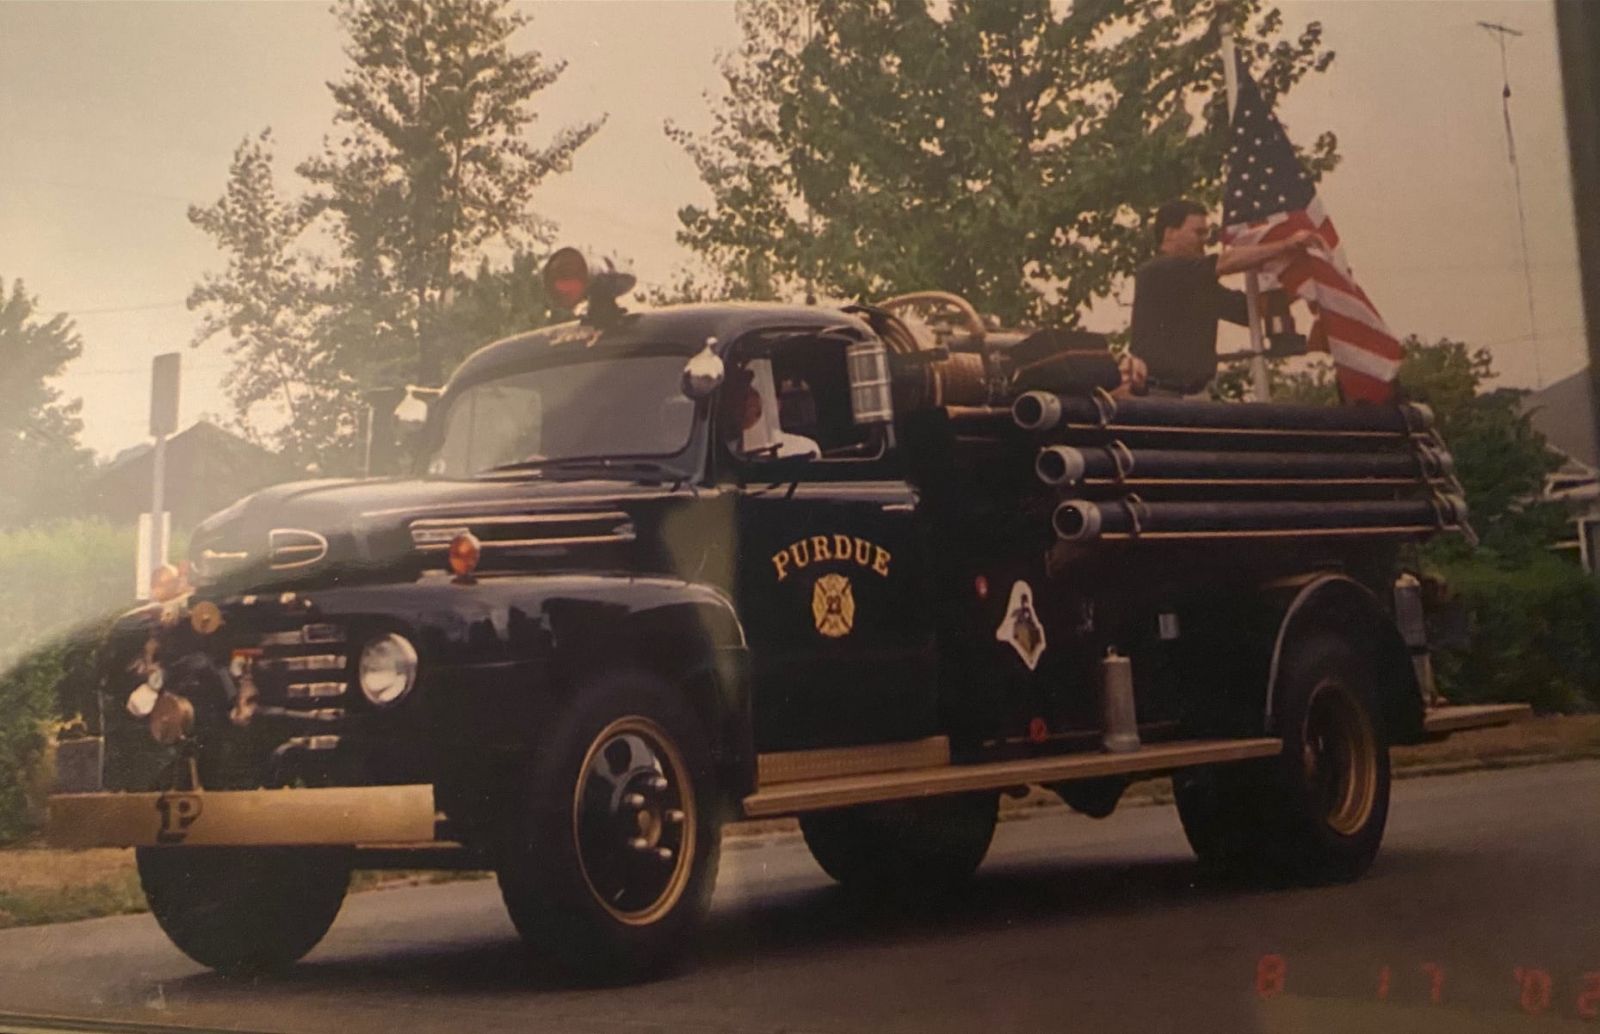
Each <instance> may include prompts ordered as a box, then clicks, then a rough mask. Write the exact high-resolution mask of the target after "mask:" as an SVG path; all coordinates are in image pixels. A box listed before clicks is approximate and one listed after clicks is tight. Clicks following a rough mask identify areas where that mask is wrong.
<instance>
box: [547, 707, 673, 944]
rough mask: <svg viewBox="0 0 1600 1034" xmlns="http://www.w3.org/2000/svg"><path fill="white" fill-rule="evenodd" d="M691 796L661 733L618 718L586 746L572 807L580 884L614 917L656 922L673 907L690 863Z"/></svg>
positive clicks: (639, 922)
mask: <svg viewBox="0 0 1600 1034" xmlns="http://www.w3.org/2000/svg"><path fill="white" fill-rule="evenodd" d="M693 802H694V794H693V789H692V787H691V785H690V783H689V777H688V772H687V770H686V768H685V766H684V764H683V760H682V758H681V757H680V756H679V754H678V751H677V750H676V748H675V747H674V746H673V744H672V741H671V740H670V738H669V737H668V736H667V735H666V733H665V732H664V731H663V730H662V729H661V728H660V727H659V726H657V725H656V724H655V723H654V722H651V721H649V720H648V719H645V718H641V717H631V718H624V719H619V720H618V721H616V722H613V723H612V724H611V725H609V726H607V727H606V728H605V729H604V730H602V731H601V733H600V734H599V735H598V736H597V737H596V738H595V740H594V742H593V743H592V744H591V745H590V748H589V751H588V754H587V755H586V756H585V758H584V762H583V768H582V769H581V771H580V774H579V781H578V788H577V793H576V795H575V799H574V801H573V831H574V835H575V837H576V842H577V847H578V856H579V860H580V861H581V863H582V866H583V873H584V878H585V879H586V880H587V881H588V883H589V889H590V890H591V891H592V892H593V893H594V895H595V898H596V899H597V900H598V901H599V902H600V903H601V904H602V905H603V906H604V907H605V908H606V910H607V911H609V912H610V913H611V914H612V915H613V916H614V917H616V918H617V919H619V920H621V921H623V922H625V923H629V924H634V925H644V924H648V923H650V922H653V921H655V920H656V919H658V918H660V917H661V916H662V915H664V914H665V913H666V912H668V911H670V910H671V908H672V907H673V906H674V905H675V904H676V903H677V901H678V898H679V897H681V895H682V893H683V888H684V885H685V884H686V883H687V882H688V876H689V872H690V868H691V864H692V862H693V857H692V856H693V853H694V833H695V819H694V807H693Z"/></svg>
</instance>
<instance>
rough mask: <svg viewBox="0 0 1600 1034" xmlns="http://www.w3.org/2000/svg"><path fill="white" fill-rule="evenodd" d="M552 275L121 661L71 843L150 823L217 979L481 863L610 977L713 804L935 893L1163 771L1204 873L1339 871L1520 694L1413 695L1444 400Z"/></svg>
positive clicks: (1053, 337)
mask: <svg viewBox="0 0 1600 1034" xmlns="http://www.w3.org/2000/svg"><path fill="white" fill-rule="evenodd" d="M557 259H558V260H557V261H554V263H553V266H552V269H551V270H550V283H551V289H552V290H553V291H556V292H564V293H566V294H567V295H568V297H569V299H570V300H571V301H574V302H577V301H578V299H579V297H580V296H581V295H583V294H587V295H588V296H589V297H588V299H587V315H586V316H585V317H584V318H583V319H582V320H578V321H574V322H570V323H566V324H563V325H560V326H554V327H549V328H545V329H541V330H537V331H533V332H530V333H527V334H522V335H519V336H516V337H512V338H508V339H506V340H503V341H499V342H496V343H494V344H491V345H488V346H487V347H485V348H483V349H481V350H479V351H478V352H477V353H476V354H474V355H473V356H471V357H470V358H469V359H468V360H467V361H466V362H465V363H464V364H463V365H462V366H461V368H460V369H459V370H457V371H456V372H455V374H454V376H453V377H452V378H451V379H450V382H449V384H448V385H447V386H446V387H445V388H444V390H443V393H442V395H440V397H439V398H438V400H437V402H436V404H435V405H434V406H433V407H432V412H431V415H430V418H429V423H428V427H427V430H426V432H425V439H424V444H423V445H422V446H421V447H420V450H419V452H420V458H419V460H418V463H417V466H416V469H415V471H414V473H413V474H412V475H411V476H407V477H392V478H377V479H368V480H347V481H333V480H324V481H313V482H304V483H298V484H288V485H281V486H278V487H275V488H270V489H267V490H265V491H262V492H259V493H257V494H255V495H253V496H250V497H248V498H246V499H243V500H241V501H239V502H238V503H236V504H234V505H233V506H231V507H229V508H228V509H226V510H224V511H222V512H221V513H218V514H216V515H215V516H213V517H211V518H210V519H209V520H207V521H206V522H205V523H204V524H202V525H201V526H200V527H199V528H198V529H197V530H196V531H195V533H194V535H193V538H192V544H191V556H190V564H191V569H190V572H189V574H188V580H187V581H186V582H181V581H179V580H177V579H173V578H171V577H168V578H166V579H158V584H159V585H160V587H161V589H162V591H161V592H160V593H159V597H160V598H157V599H155V600H154V601H152V602H151V603H150V604H149V605H147V606H144V607H142V608H140V609H137V610H135V611H132V612H131V613H129V614H127V615H125V616H124V617H123V618H121V619H120V620H119V621H118V622H117V623H116V625H115V627H114V629H113V630H112V632H111V634H110V636H109V637H108V639H107V640H106V642H105V643H104V644H103V646H102V648H101V663H100V665H99V672H98V676H97V678H98V682H97V684H96V685H95V686H94V687H92V691H93V693H94V694H95V696H96V699H97V700H98V705H99V706H98V713H97V714H96V715H94V716H92V719H91V723H90V724H91V728H90V730H89V732H90V733H91V735H89V736H86V737H83V738H81V739H77V740H74V741H72V742H69V743H64V744H62V745H61V749H62V769H63V771H65V772H68V773H77V774H76V776H75V779H74V780H73V781H72V782H73V785H64V786H63V787H62V788H61V789H62V791H63V792H61V793H58V794H57V795H56V796H54V797H53V798H52V801H51V827H52V833H53V836H54V838H55V839H56V841H57V842H59V843H63V844H72V845H84V846H88V845H124V846H134V847H137V849H138V867H139V873H140V877H141V879H142V881H143V884H144V888H145V891H146V894H147V896H148V898H149V902H150V907H151V911H152V912H153V913H154V915H155V918H156V919H157V921H159V922H160V924H161V926H162V928H163V929H164V930H165V931H166V932H167V933H168V934H169V935H170V936H171V938H172V940H173V941H174V942H175V943H176V944H177V945H178V947H180V948H181V949H182V950H183V951H185V952H186V953H188V954H189V955H190V956H191V957H193V958H194V959H196V960H197V961H199V962H201V963H203V964H205V965H207V966H210V967H214V968H216V969H219V970H223V971H226V972H254V971H261V970H265V969H271V968H274V967H280V966H284V965H288V964H290V963H292V962H293V961H295V960H296V959H298V958H299V957H301V956H302V955H304V954H305V953H306V952H307V951H309V950H310V949H311V948H312V947H313V946H314V945H315V944H316V943H317V941H318V940H319V939H320V938H321V937H322V935H323V934H324V933H325V932H326V931H327V929H328V927H329V925H330V924H331V923H332V922H333V921H334V917H335V915H336V914H337V913H338V911H339V908H340V904H341V902H342V900H343V898H344V895H345V892H346V887H347V884H348V882H349V876H350V872H351V870H352V869H353V868H372V867H385V866H390V867H405V868H427V867H441V868H444V867H460V868H472V869H477V868H490V869H493V870H494V872H495V873H496V874H497V875H498V878H499V883H500V887H501V890H502V891H503V894H504V898H505V903H506V906H507V908H508V909H509V911H510V914H511V917H512V919H513V920H514V922H515V924H516V926H517V929H518V930H519V931H520V932H521V933H522V935H523V936H524V937H525V939H526V940H527V941H528V942H529V944H530V945H531V946H532V947H534V948H535V949H537V950H539V951H541V952H544V953H548V954H549V955H551V956H553V957H554V958H556V959H557V960H558V961H560V962H562V963H565V964H566V965H568V966H570V967H572V968H574V969H576V970H579V971H582V972H584V973H588V974H593V975H599V976H603V977H608V978H612V979H616V978H627V977H635V976H640V975H644V974H647V973H649V972H651V971H653V970H655V969H656V968H658V967H659V966H660V965H661V964H663V963H664V962H666V961H668V960H670V959H671V958H672V957H673V956H674V955H675V953H677V952H679V950H680V948H681V946H682V944H683V943H684V940H685V938H686V937H687V936H688V935H689V933H690V931H691V930H692V928H693V927H694V926H695V925H696V923H697V921H698V920H699V919H700V918H701V917H702V916H703V915H704V914H705V912H706V910H707V907H708V902H709V900H710V897H711V892H712V888H713V884H714V883H715V878H716V872H717V859H718V851H719V840H720V836H721V832H722V827H723V825H724V824H725V823H727V822H729V821H736V820H741V819H754V818H770V817H780V816H797V817H798V818H799V822H800V828H801V830H802V832H803V833H804V836H805V841H806V843H807V845H808V846H809V847H810V849H811V852H812V854H813V855H814V856H815V858H816V860H817V861H818V862H819V863H820V864H821V866H822V867H823V868H824V869H825V870H826V871H827V872H828V873H829V874H830V875H831V876H833V877H834V878H835V879H837V880H838V881H839V882H840V883H842V884H844V885H846V886H847V887H850V888H854V889H857V890H861V891H865V892H868V893H872V892H883V893H891V892H892V893H897V894H905V893H908V892H909V893H912V894H917V895H921V894H932V893H937V892H938V891H940V890H941V889H944V888H948V887H949V886H951V885H952V884H954V883H956V882H957V881H959V880H961V879H963V878H965V877H967V876H968V875H970V874H971V873H972V872H973V870H974V869H975V868H976V867H977V866H978V864H979V862H980V861H981V860H982V858H983V856H984V853H985V851H986V850H987V848H988V845H989V841H990V837H991V834H992V832H993V830H994V825H995V819H996V812H997V807H998V801H999V799H1000V797H1001V795H1002V794H1006V793H1019V792H1021V791H1023V790H1024V789H1025V788H1026V787H1029V786H1033V785H1037V786H1044V787H1047V788H1049V789H1050V790H1052V791H1054V792H1055V793H1057V794H1059V795H1060V796H1061V798H1063V799H1064V800H1065V801H1066V803H1068V804H1070V805H1071V806H1073V807H1075V808H1077V809H1079V810H1081V811H1084V812H1087V813H1089V814H1091V815H1096V816H1103V815H1106V814H1109V813H1110V812H1111V810H1112V809H1113V808H1114V807H1115V805H1116V803H1117V800H1118V797H1119V795H1120V794H1121V792H1122V790H1123V788H1124V786H1125V785H1126V784H1127V782H1128V781H1129V780H1131V779H1133V778H1135V777H1148V776H1150V775H1153V774H1171V776H1172V778H1173V782H1174V788H1175V794H1176V799H1177V805H1178V807H1177V813H1178V816H1179V818H1181V820H1182V822H1183V826H1184V829H1185V831H1186V832H1187V834H1188V836H1189V840H1190V842H1191V843H1192V844H1193V846H1194V848H1195V851H1196V853H1197V854H1198V856H1199V858H1200V861H1201V864H1203V865H1205V866H1207V867H1209V868H1212V869H1215V870H1218V871H1223V872H1228V873H1233V874H1245V875H1254V876H1260V877H1264V878H1267V879H1271V880H1276V881H1283V880H1294V881H1305V882H1321V881H1332V880H1348V879H1352V878H1354V877H1357V876H1359V875H1360V874H1361V873H1362V872H1363V871H1364V870H1365V869H1366V868H1367V867H1368V865H1369V864H1370V863H1371V861H1372V859H1373V856H1374V854H1375V853H1376V851H1377V850H1378V846H1379V841H1380V840H1381V838H1382V835H1383V830H1384V823H1385V818H1386V815H1387V811H1388V805H1389V779H1390V771H1389V760H1388V758H1389V755H1388V750H1389V747H1390V745H1391V744H1396V743H1412V742H1417V741H1419V740H1422V739H1424V738H1425V737H1428V736H1432V735H1439V734H1442V733H1443V732H1446V731H1449V730H1451V729H1455V728H1464V727H1469V726H1473V725H1482V724H1493V723H1497V722H1503V721H1507V720H1509V719H1510V718H1511V717H1514V716H1515V714H1516V712H1517V709H1516V708H1485V707H1479V708H1462V707H1448V706H1440V703H1439V701H1437V700H1436V699H1435V697H1434V691H1433V687H1432V679H1431V669H1430V667H1429V662H1428V644H1427V637H1426V623H1425V621H1424V615H1423V613H1422V601H1421V596H1420V591H1419V583H1418V578H1417V571H1416V564H1415V558H1414V553H1415V549H1416V546H1417V544H1418V543H1419V542H1420V541H1422V540H1424V539H1425V538H1427V537H1428V536H1432V535H1437V534H1470V529H1468V527H1467V522H1466V513H1465V506H1464V504H1463V503H1462V501H1461V499H1460V496H1459V487H1458V486H1457V485H1456V483H1455V480H1454V477H1453V475H1452V471H1451V465H1450V458H1449V455H1448V453H1447V452H1446V450H1445V448H1444V446H1443V444H1442V443H1441V442H1440V441H1439V439H1438V437H1437V435H1436V434H1435V433H1434V432H1433V430H1432V428H1431V426H1430V417H1429V414H1428V413H1427V412H1426V410H1425V409H1423V408H1422V407H1419V406H1413V405H1395V406H1347V407H1322V408H1318V407H1308V406H1293V405H1282V404H1269V403H1262V404H1254V403H1247V404H1222V403H1210V402H1198V401H1184V400H1170V399H1148V398H1140V397H1130V396H1129V395H1128V394H1127V392H1126V389H1125V387H1124V386H1123V385H1122V383H1121V379H1120V377H1119V375H1118V370H1117V366H1116V363H1115V362H1114V361H1113V360H1112V359H1111V357H1110V354H1109V353H1108V352H1105V351H1104V349H1103V347H1101V348H1098V349H1097V348H1096V347H1093V346H1095V344H1096V343H1095V342H1094V341H1092V340H1088V339H1085V338H1084V336H1082V335H1072V334H1064V333H1059V332H1052V331H1043V332H1038V333H1033V334H1020V333H1011V334H1007V333H997V332H994V331H992V330H989V329H987V328H986V327H985V326H984V324H983V322H982V321H981V320H978V319H977V318H976V316H975V314H973V313H972V312H971V311H970V309H969V308H967V307H965V306H964V305H963V304H962V303H960V302H959V300H954V299H939V298H929V297H920V298H912V299H909V300H900V301H898V302H897V303H895V304H886V305H882V306H865V305H863V306H852V307H846V308H842V309H832V308H824V307H816V306H806V307H787V306H777V305H732V304H728V305H702V306H688V307H675V308H665V309H660V310H656V311H644V312H626V311H623V310H622V309H620V308H619V307H618V306H617V305H616V304H615V302H614V300H613V297H614V295H615V292H616V287H617V283H616V279H615V277H614V276H612V275H611V274H606V273H601V274H595V275H591V274H590V271H589V268H588V267H587V266H586V265H585V264H584V263H583V262H582V261H581V260H579V259H578V258H577V257H576V256H575V255H574V253H571V252H564V253H561V254H559V255H558V257H557ZM930 306H931V308H932V309H936V310H940V313H935V314H934V315H929V309H930ZM914 312H920V313H921V315H922V317H924V318H920V319H914V318H913V313H914ZM952 314H953V315H952ZM169 574H170V572H169Z"/></svg>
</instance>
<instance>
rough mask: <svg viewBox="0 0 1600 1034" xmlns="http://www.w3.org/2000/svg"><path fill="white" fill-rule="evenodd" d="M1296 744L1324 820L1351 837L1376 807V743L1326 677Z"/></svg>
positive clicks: (1354, 707) (1350, 701)
mask: <svg viewBox="0 0 1600 1034" xmlns="http://www.w3.org/2000/svg"><path fill="white" fill-rule="evenodd" d="M1301 744H1302V764H1303V765H1304V768H1305V777H1306V785H1307V786H1308V787H1309V788H1310V789H1311V792H1312V794H1313V799H1314V800H1315V801H1316V802H1317V803H1318V806H1319V807H1320V809H1321V812H1322V816H1323V821H1325V822H1326V823H1327V825H1328V827H1329V828H1330V829H1332V830H1333V831H1334V832H1335V833H1338V834H1340V835H1341V836H1355V835H1356V834H1357V833H1359V832H1360V831H1361V830H1362V828H1363V827H1365V826H1366V824H1367V822H1368V820H1370V819H1371V817H1372V811H1373V808H1374V807H1375V806H1376V803H1377V798H1378V741H1377V736H1376V734H1375V733H1374V732H1373V730H1372V723H1371V722H1369V721H1368V720H1367V718H1366V715H1365V713H1364V711H1363V709H1362V707H1361V704H1360V702H1359V701H1358V700H1357V699H1356V698H1355V697H1354V696H1353V695H1352V694H1351V692H1350V690H1349V689H1348V688H1347V687H1346V686H1344V685H1343V684H1342V683H1340V682H1338V681H1336V680H1332V679H1329V680H1325V681H1323V682H1321V683H1319V684H1318V685H1317V687H1316V689H1314V690H1312V692H1311V699H1310V702H1309V706H1308V707H1307V708H1306V720H1305V726H1304V729H1303V735H1302V737H1301Z"/></svg>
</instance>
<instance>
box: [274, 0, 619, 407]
mask: <svg viewBox="0 0 1600 1034" xmlns="http://www.w3.org/2000/svg"><path fill="white" fill-rule="evenodd" d="M335 11H336V13H337V15H338V17H339V22H340V24H341V25H342V26H343V28H344V31H345V33H346V34H347V35H348V37H349V44H348V47H347V50H346V52H347V54H348V55H349V58H350V62H351V67H350V69H349V71H348V72H347V74H346V75H345V76H344V78H343V79H341V80H340V81H338V82H336V83H331V84H330V86H329V88H330V89H331V90H332V92H333V98H334V102H335V104H336V106H337V108H336V113H335V116H334V121H335V124H336V126H337V127H339V130H340V135H339V136H338V137H337V138H336V139H330V140H327V141H325V143H324V147H323V152H322V154H320V155H319V156H317V157H315V158H312V159H310V160H308V161H306V162H304V163H303V164H301V166H300V169H299V171H300V173H301V175H303V176H304V177H305V178H306V179H307V180H308V181H310V183H311V184H312V185H313V187H314V191H313V193H312V194H311V196H310V197H309V199H308V201H307V204H306V209H305V212H306V214H307V215H308V216H312V217H314V216H317V215H320V214H324V213H326V214H329V215H331V216H332V217H333V222H332V227H333V233H334V235H335V237H336V238H337V240H338V244H339V247H340V250H341V252H342V266H341V268H340V270H339V272H340V277H339V282H338V285H337V293H336V294H335V296H334V297H333V299H332V300H333V302H334V306H335V311H334V314H333V318H332V319H331V320H330V322H329V323H328V324H327V325H326V330H327V332H328V333H329V340H330V342H331V343H332V345H333V346H334V347H335V348H336V349H337V350H338V352H339V357H338V362H339V365H340V366H341V367H342V368H344V369H346V370H348V371H350V372H351V373H353V374H354V375H355V376H356V377H357V379H358V380H361V381H363V382H365V383H373V384H377V383H391V384H392V383H396V382H399V383H404V382H406V381H408V380H409V381H414V382H416V383H421V384H437V383H439V381H440V380H441V379H442V377H443V374H444V369H445V363H446V361H447V359H450V358H452V357H453V356H454V355H455V354H458V353H459V352H460V351H462V350H463V349H464V348H465V347H466V345H467V342H466V341H464V340H463V339H462V338H461V336H460V335H457V334H453V333H452V328H451V326H450V324H449V323H448V321H446V320H445V319H443V318H442V317H443V313H444V311H445V310H446V309H447V308H448V307H449V305H450V301H451V299H450V294H451V291H452V288H453V287H454V286H455V284H456V279H457V275H458V273H459V272H460V270H461V269H462V268H463V267H466V266H470V265H472V264H474V263H477V262H479V261H481V260H482V258H483V257H484V254H485V249H486V248H487V247H488V246H489V245H491V244H494V243H499V244H501V245H505V246H509V247H512V248H520V247H527V246H529V245H532V244H539V243H544V242H545V241H546V239H547V236H548V229H549V228H548V225H547V224H546V223H544V222H543V221H542V220H540V219H539V218H538V216H536V215H535V214H534V213H533V212H532V211H530V209H529V206H528V199H529V195H530V192H531V191H532V190H533V188H534V187H535V186H537V185H538V184H539V183H540V182H541V181H542V180H543V179H544V178H545V177H546V176H548V175H550V174H552V173H556V172H562V171H566V170H567V169H569V168H570V167H571V162H572V155H573V153H574V152H575V151H576V150H577V149H578V148H579V147H580V146H582V145H583V144H584V142H586V141H587V140H588V139H589V138H590V137H592V136H593V135H594V134H595V132H596V131H598V129H599V128H600V125H601V123H602V121H603V119H597V120H594V121H590V122H586V123H583V124H581V125H577V126H569V127H566V128H564V129H562V130H560V131H558V132H557V133H556V135H555V138H554V139H553V140H552V141H551V142H550V143H549V144H548V145H547V146H544V147H536V146H534V145H532V144H530V143H529V142H528V141H527V139H526V138H525V134H526V132H527V130H528V127H529V126H531V125H532V123H533V122H534V121H535V118H536V116H535V114H534V111H533V107H532V101H533V97H534V95H535V94H537V93H538V92H539V91H540V90H543V89H544V88H545V87H547V86H549V85H551V84H552V83H554V82H555V81H556V80H557V78H558V77H559V76H560V75H561V73H562V71H563V69H564V68H565V67H566V66H565V64H564V63H561V62H557V63H554V64H545V63H543V61H542V60H541V58H540V56H539V54H537V53H535V52H532V51H524V52H515V51H513V50H512V49H511V46H510V37H511V35H512V33H513V32H515V31H516V30H517V29H518V28H520V27H521V26H523V25H524V24H526V23H527V18H526V17H525V16H523V15H522V14H519V13H516V12H514V11H512V10H510V8H509V6H508V4H507V3H506V2H505V0H430V2H427V3H420V2H416V0H367V2H358V0H341V2H340V3H339V5H338V6H337V7H336V8H335Z"/></svg>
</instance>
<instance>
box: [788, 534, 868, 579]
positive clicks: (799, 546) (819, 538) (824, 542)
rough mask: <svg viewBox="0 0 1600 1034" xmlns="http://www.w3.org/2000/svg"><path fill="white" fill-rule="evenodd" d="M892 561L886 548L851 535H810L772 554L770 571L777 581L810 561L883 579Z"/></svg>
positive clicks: (808, 564) (805, 565)
mask: <svg viewBox="0 0 1600 1034" xmlns="http://www.w3.org/2000/svg"><path fill="white" fill-rule="evenodd" d="M893 560H894V557H893V556H892V554H890V552H889V551H888V550H887V549H884V548H883V547H882V546H880V545H878V544H877V543H875V542H870V541H868V540H867V539H864V538H860V537H858V536H855V535H839V534H835V535H812V536H809V537H808V538H803V539H797V540H795V541H794V542H791V543H790V544H789V545H787V546H785V547H783V548H782V549H780V550H778V551H777V552H776V553H774V554H772V570H773V573H774V574H775V575H777V580H778V581H780V582H781V581H783V580H784V579H786V578H788V577H789V573H790V572H791V571H799V570H801V569H802V568H806V567H809V566H811V563H812V562H813V561H815V562H816V563H819V564H825V563H829V562H832V563H835V564H854V565H855V566H857V567H861V568H865V569H867V570H869V571H872V572H873V573H874V574H876V575H878V576H880V577H883V578H887V577H889V566H890V564H891V563H892V562H893Z"/></svg>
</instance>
